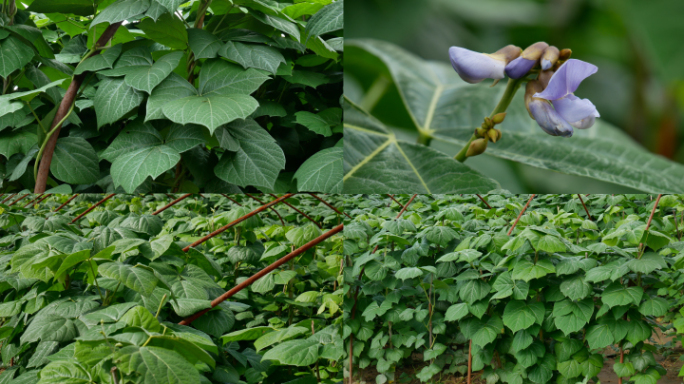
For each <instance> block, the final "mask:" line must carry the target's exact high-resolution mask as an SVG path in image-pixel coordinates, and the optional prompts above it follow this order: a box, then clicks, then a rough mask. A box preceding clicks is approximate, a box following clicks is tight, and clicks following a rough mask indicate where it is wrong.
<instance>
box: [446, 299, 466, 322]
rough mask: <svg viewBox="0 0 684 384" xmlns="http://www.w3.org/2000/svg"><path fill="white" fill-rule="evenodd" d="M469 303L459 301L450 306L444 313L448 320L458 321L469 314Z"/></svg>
mask: <svg viewBox="0 0 684 384" xmlns="http://www.w3.org/2000/svg"><path fill="white" fill-rule="evenodd" d="M468 313H469V312H468V305H467V304H466V303H458V304H454V305H452V306H451V307H449V308H448V309H447V311H446V313H445V314H444V320H446V321H458V320H461V319H462V318H463V317H465V316H466V315H467V314H468Z"/></svg>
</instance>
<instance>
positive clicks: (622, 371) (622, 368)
mask: <svg viewBox="0 0 684 384" xmlns="http://www.w3.org/2000/svg"><path fill="white" fill-rule="evenodd" d="M613 370H614V371H615V373H616V374H617V376H618V377H629V376H632V375H633V374H634V372H636V371H635V370H634V365H632V363H630V362H627V363H615V364H613Z"/></svg>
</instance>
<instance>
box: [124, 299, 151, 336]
mask: <svg viewBox="0 0 684 384" xmlns="http://www.w3.org/2000/svg"><path fill="white" fill-rule="evenodd" d="M119 321H121V322H122V323H124V324H127V325H129V326H131V327H141V328H144V329H146V330H148V331H151V332H157V331H161V329H162V327H161V325H160V324H159V321H158V320H157V319H156V318H155V317H154V315H152V313H151V312H150V311H149V310H147V308H145V307H143V306H140V305H138V306H136V307H134V308H132V309H131V310H129V311H127V312H126V313H125V314H124V315H123V316H121V318H120V320H119Z"/></svg>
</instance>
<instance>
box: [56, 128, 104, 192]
mask: <svg viewBox="0 0 684 384" xmlns="http://www.w3.org/2000/svg"><path fill="white" fill-rule="evenodd" d="M99 162H100V159H99V158H98V156H97V153H96V152H95V149H94V148H93V147H92V146H91V145H90V143H89V142H87V141H86V140H85V139H83V138H80V137H61V138H59V139H58V140H57V145H56V146H55V153H54V157H53V158H52V163H51V164H50V172H52V174H53V175H54V176H55V178H57V179H58V180H61V181H63V182H65V183H70V184H93V183H95V182H96V181H98V180H99V179H100V166H99Z"/></svg>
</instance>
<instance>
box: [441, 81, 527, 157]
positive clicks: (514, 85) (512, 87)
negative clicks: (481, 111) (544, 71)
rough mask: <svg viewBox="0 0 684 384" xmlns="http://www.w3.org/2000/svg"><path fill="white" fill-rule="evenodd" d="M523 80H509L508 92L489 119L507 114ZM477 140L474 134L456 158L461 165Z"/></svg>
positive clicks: (505, 92)
mask: <svg viewBox="0 0 684 384" xmlns="http://www.w3.org/2000/svg"><path fill="white" fill-rule="evenodd" d="M523 80H525V78H524V77H523V78H520V79H508V83H507V84H506V90H504V93H503V95H502V96H501V99H500V100H499V104H497V105H496V107H495V108H494V110H493V111H492V113H491V114H489V118H493V117H494V115H496V114H498V113H501V112H506V109H508V106H509V105H510V104H511V101H513V96H515V93H516V92H517V91H518V88H520V84H522V82H523ZM477 138H478V137H477V136H476V135H475V133H473V135H472V136H470V140H468V142H467V143H466V145H464V146H463V148H462V149H461V150H460V151H459V152H458V153H457V154H456V156H454V159H456V160H458V161H460V162H461V163H462V162H464V161H465V160H466V158H467V157H468V156H467V155H466V154H467V153H468V147H470V143H472V142H473V141H475V140H476V139H477Z"/></svg>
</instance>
